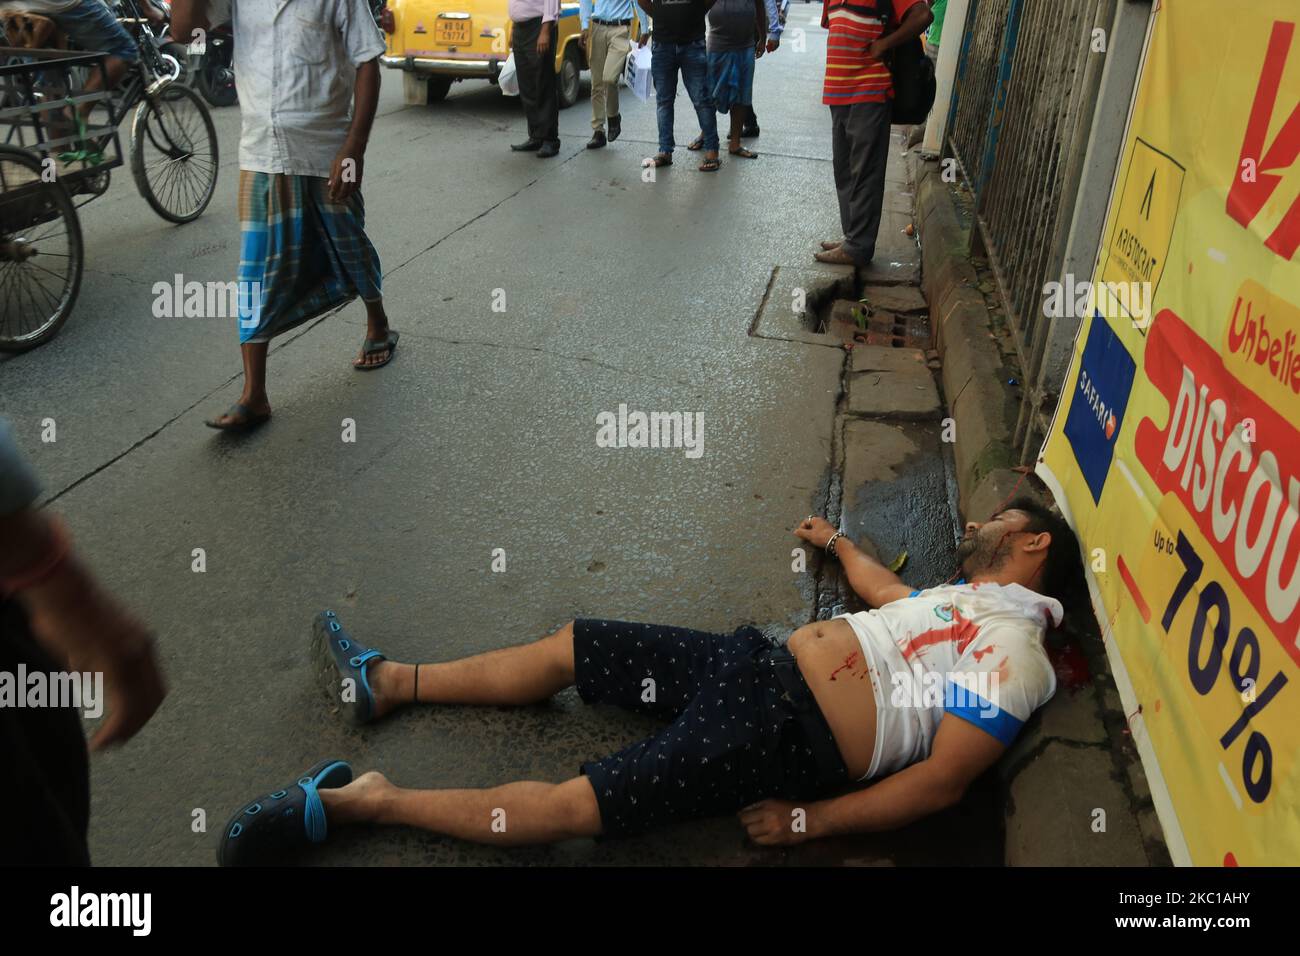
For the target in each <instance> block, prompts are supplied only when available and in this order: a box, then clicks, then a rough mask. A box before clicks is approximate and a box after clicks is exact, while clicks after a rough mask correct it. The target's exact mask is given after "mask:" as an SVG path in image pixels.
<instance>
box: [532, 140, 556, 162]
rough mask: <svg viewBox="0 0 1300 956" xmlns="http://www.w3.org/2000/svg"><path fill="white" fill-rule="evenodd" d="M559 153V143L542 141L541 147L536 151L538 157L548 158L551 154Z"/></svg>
mask: <svg viewBox="0 0 1300 956" xmlns="http://www.w3.org/2000/svg"><path fill="white" fill-rule="evenodd" d="M558 155H560V144H559V143H543V144H542V148H541V149H539V150H538V151H537V158H538V159H550V158H551V157H552V156H558Z"/></svg>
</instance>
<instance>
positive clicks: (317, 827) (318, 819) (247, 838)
mask: <svg viewBox="0 0 1300 956" xmlns="http://www.w3.org/2000/svg"><path fill="white" fill-rule="evenodd" d="M351 782H352V767H351V765H350V764H348V763H346V762H344V761H342V760H322V761H321V762H320V763H318V764H316V766H314V767H312V768H311V769H310V770H307V771H306V772H305V773H303V774H302V775H301V776H299V777H298V779H297V780H295V781H294V782H293V783H291V784H289V785H288V786H286V787H284V788H283V789H280V790H277V791H275V792H274V793H268V794H266V795H265V796H262V797H258V798H257V799H256V800H255V801H253V802H252V803H250V804H248V805H247V806H245V807H243V808H241V809H240V810H239V811H238V812H236V813H235V815H234V816H233V817H231V818H230V821H229V822H228V823H227V824H226V828H225V829H224V830H223V831H222V833H221V843H220V845H218V847H217V864H218V865H220V866H260V865H263V864H268V863H276V862H279V861H280V860H281V859H282V858H283V857H284V856H285V855H286V854H291V853H294V852H296V851H299V850H302V849H304V848H306V847H309V846H312V845H314V844H317V843H324V842H325V836H326V834H327V832H328V829H327V827H326V824H325V807H324V805H323V804H322V803H321V799H320V794H319V793H317V791H318V790H332V789H335V788H337V787H342V786H346V785H347V784H349V783H351Z"/></svg>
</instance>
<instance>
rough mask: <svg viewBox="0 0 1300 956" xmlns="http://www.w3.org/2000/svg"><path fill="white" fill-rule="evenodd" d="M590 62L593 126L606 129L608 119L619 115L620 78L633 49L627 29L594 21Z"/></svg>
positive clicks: (588, 36) (591, 34)
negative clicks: (606, 119)
mask: <svg viewBox="0 0 1300 956" xmlns="http://www.w3.org/2000/svg"><path fill="white" fill-rule="evenodd" d="M587 45H588V47H589V51H588V53H587V60H588V62H589V63H590V64H591V128H592V129H604V128H605V118H606V117H608V116H617V115H618V78H619V77H620V76H622V75H623V65H624V63H626V62H627V55H628V54H629V53H630V52H632V41H631V40H630V39H629V37H628V28H627V27H625V26H623V27H611V26H608V25H607V24H604V23H596V22H595V21H592V24H591V28H590V32H589V33H588V34H587Z"/></svg>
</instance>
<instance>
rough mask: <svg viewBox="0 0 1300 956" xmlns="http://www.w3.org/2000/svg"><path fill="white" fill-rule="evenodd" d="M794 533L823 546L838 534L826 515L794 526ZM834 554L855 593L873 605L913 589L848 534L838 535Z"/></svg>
mask: <svg viewBox="0 0 1300 956" xmlns="http://www.w3.org/2000/svg"><path fill="white" fill-rule="evenodd" d="M794 533H795V534H796V535H798V536H799V537H800V538H803V539H804V540H805V541H807V542H808V543H809V544H812V545H814V546H816V547H818V548H824V547H826V542H828V541H830V539H831V536H832V535H833V534H835V528H834V527H832V526H831V523H830V522H829V521H827V520H826V519H825V518H808V519H806V520H805V521H804V522H803V524H801V525H799V527H797V528H795V529H794ZM835 556H836V557H837V558H838V559H839V562H840V566H841V567H843V568H844V576H845V577H846V578H848V581H849V587H851V588H853V593H854V594H856V595H857V596H858V597H860V598H862V600H864V601H866V602H867V603H868V604H870V605H871V606H872V607H883V606H884V605H886V604H888V603H889V602H890V601H897V600H898V599H899V598H905V597H907V596H908V595H909V594H911V593H912V589H911V588H910V587H908V586H907V585H906V584H904V583H903V579H902V578H900V577H899V576H898V575H897V574H895V573H894V572H893V571H891V570H889V568H887V567H885V566H884V565H883V564H881V563H880V562H879V561H877V560H876V559H875V558H873V557H871V556H870V555H869V554H867V553H866V552H865V551H863V550H862V549H861V548H859V547H858V546H857V545H856V544H854V543H853V542H852V541H850V540H849V539H848V537H847V536H845V535H841V536H840V537H838V538H836V539H835Z"/></svg>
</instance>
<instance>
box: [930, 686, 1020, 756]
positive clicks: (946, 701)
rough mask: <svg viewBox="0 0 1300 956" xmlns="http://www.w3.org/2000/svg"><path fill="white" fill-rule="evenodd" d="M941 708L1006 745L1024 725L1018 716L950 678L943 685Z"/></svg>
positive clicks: (1009, 743) (1009, 744) (1008, 744)
mask: <svg viewBox="0 0 1300 956" xmlns="http://www.w3.org/2000/svg"><path fill="white" fill-rule="evenodd" d="M943 709H944V713H948V714H952V715H953V716H954V717H960V718H961V719H962V720H964V721H966V722H967V723H969V724H973V725H974V726H976V727H978V728H979V729H980V730H982V731H984V732H985V733H987V734H989V735H991V736H992V737H993V738H994V739H995V740H998V741H1001V742H1002V743H1003V744H1005V745H1007V746H1008V747H1009V746H1011V743H1012V741H1014V740H1015V739H1016V735H1017V734H1019V733H1020V728H1021V727H1023V726H1024V725H1025V722H1024V721H1023V720H1021V719H1020V718H1019V717H1016V716H1015V715H1013V714H1009V713H1007V712H1006V711H1005V710H1002V709H1001V708H1000V707H996V706H994V705H993V704H990V703H989V702H988V701H987V700H985V699H984V698H983V697H981V696H980V695H979V694H977V693H975V692H974V691H973V690H967V689H966V688H965V687H959V686H958V685H957V684H954V683H953V682H952V680H948V681H947V682H946V683H945V685H944V690H943Z"/></svg>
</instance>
